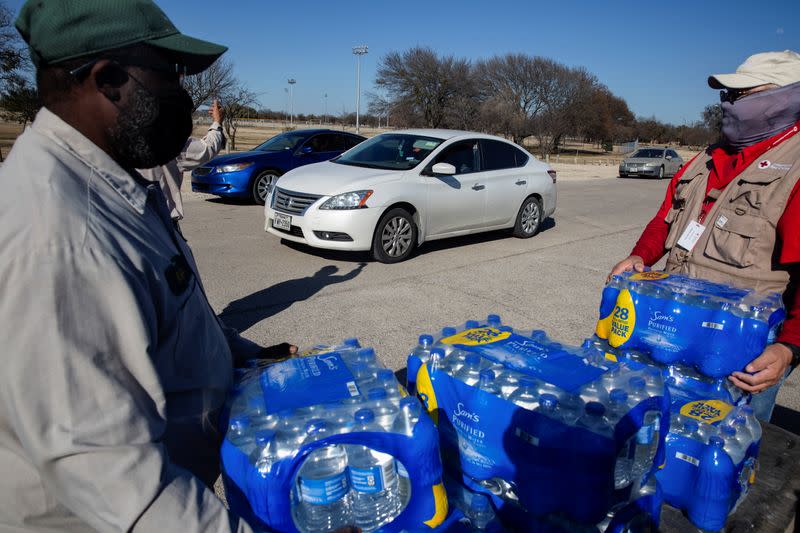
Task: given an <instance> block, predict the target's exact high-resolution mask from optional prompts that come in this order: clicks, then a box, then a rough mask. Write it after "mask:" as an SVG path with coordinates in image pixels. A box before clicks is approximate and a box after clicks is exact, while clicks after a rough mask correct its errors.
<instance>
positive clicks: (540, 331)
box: [531, 329, 547, 339]
mask: <svg viewBox="0 0 800 533" xmlns="http://www.w3.org/2000/svg"><path fill="white" fill-rule="evenodd" d="M539 337H547V333H545V331H544V330H543V329H534V330H531V338H532V339H538V338H539Z"/></svg>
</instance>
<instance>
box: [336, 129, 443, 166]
mask: <svg viewBox="0 0 800 533" xmlns="http://www.w3.org/2000/svg"><path fill="white" fill-rule="evenodd" d="M442 142H444V141H443V139H436V138H434V137H423V136H421V135H410V134H403V133H384V134H383V135H378V136H376V137H373V138H372V139H369V140H367V141H364V142H363V143H361V144H359V145H358V146H356V147H355V148H353V149H352V150H350V151H349V152H347V153H345V154H342V155H341V156H339V157H338V158H336V159H334V160H333V161H334V162H336V163H340V164H342V165H354V166H357V167H367V168H380V169H385V170H409V169H411V168H414V167H415V166H417V165H419V164H420V162H421V161H422V160H423V159H425V158H426V157H428V154H430V153H431V152H432V151H433V150H435V149H436V147H437V146H439V145H440V144H442Z"/></svg>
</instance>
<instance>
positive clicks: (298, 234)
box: [272, 222, 303, 238]
mask: <svg viewBox="0 0 800 533" xmlns="http://www.w3.org/2000/svg"><path fill="white" fill-rule="evenodd" d="M272 229H274V230H276V231H280V232H281V233H287V234H289V235H294V236H295V237H301V238H302V237H303V230H302V229H300V226H291V227H290V229H289V231H286V230H285V229H283V228H276V227H275V223H274V222H273V223H272Z"/></svg>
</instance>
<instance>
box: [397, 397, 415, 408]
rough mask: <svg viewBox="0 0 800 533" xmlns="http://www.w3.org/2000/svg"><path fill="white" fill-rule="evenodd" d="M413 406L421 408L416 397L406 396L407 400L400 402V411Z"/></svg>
mask: <svg viewBox="0 0 800 533" xmlns="http://www.w3.org/2000/svg"><path fill="white" fill-rule="evenodd" d="M413 406H417V407H419V402H418V401H417V398H416V397H414V396H406V397H405V398H403V399H402V400H400V409H404V408H406V407H413Z"/></svg>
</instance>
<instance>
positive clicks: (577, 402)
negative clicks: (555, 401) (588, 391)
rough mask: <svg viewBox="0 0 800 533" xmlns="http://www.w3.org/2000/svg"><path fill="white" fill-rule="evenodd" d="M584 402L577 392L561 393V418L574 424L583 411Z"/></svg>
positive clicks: (568, 423) (569, 423) (567, 422)
mask: <svg viewBox="0 0 800 533" xmlns="http://www.w3.org/2000/svg"><path fill="white" fill-rule="evenodd" d="M584 406H585V403H584V402H583V400H581V397H580V396H579V395H577V394H567V393H563V394H562V395H561V398H560V400H559V408H560V410H561V418H562V420H563V421H564V423H565V424H567V425H569V426H574V425H575V423H576V422H577V421H578V419H579V418H580V417H581V415H582V414H583V412H584Z"/></svg>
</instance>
